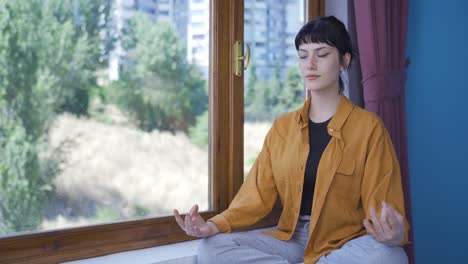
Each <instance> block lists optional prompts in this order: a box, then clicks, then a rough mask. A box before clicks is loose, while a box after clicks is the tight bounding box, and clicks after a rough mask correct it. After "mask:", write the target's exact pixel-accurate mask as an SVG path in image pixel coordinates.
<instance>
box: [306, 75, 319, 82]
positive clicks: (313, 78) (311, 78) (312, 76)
mask: <svg viewBox="0 0 468 264" xmlns="http://www.w3.org/2000/svg"><path fill="white" fill-rule="evenodd" d="M318 77H320V75H315V74H308V75H306V76H305V78H306V79H307V80H310V81H313V80H315V79H317V78H318Z"/></svg>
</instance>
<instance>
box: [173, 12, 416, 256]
mask: <svg viewBox="0 0 468 264" xmlns="http://www.w3.org/2000/svg"><path fill="white" fill-rule="evenodd" d="M295 44H296V49H297V51H298V56H299V58H298V61H299V68H300V72H301V75H302V77H303V78H304V83H305V86H306V88H307V93H308V95H309V96H308V98H307V100H306V102H305V103H304V106H303V107H302V108H301V109H298V110H297V111H294V112H291V113H288V114H286V115H283V116H281V117H279V118H277V119H276V120H275V122H274V124H273V126H272V127H271V129H270V131H269V132H268V134H267V136H266V138H265V142H264V144H263V148H262V151H261V152H260V154H259V156H258V158H257V160H256V161H255V163H254V165H253V166H252V169H251V170H250V172H249V174H248V176H247V178H246V180H245V182H244V183H243V185H242V187H241V188H240V190H239V192H238V193H237V195H236V196H235V198H234V200H233V201H232V203H231V204H230V206H229V208H228V209H227V210H225V211H224V212H222V213H221V214H219V215H216V216H215V217H213V218H212V219H210V220H208V221H207V222H205V220H204V219H203V218H202V217H201V216H200V215H199V214H198V207H197V206H196V205H195V206H194V207H192V209H191V210H190V211H189V212H188V213H187V214H186V217H185V219H182V218H181V217H180V215H179V213H178V211H177V210H174V214H175V218H176V220H177V222H178V223H179V225H180V227H181V228H182V229H183V230H184V231H185V232H186V233H187V234H188V235H191V236H195V237H204V239H203V240H202V242H201V244H200V247H199V255H198V261H199V262H198V263H200V264H204V263H302V262H304V263H307V264H309V263H320V264H325V263H329V264H342V263H359V264H365V263H392V264H398V263H407V262H408V258H407V256H406V254H405V252H404V251H403V249H402V248H401V246H402V245H404V244H406V243H408V228H409V227H408V223H407V221H406V218H405V216H404V212H405V211H404V200H403V191H402V186H401V176H400V168H399V164H398V161H397V158H396V155H395V152H394V149H393V146H392V142H391V140H390V137H389V134H388V132H387V131H386V129H385V127H384V125H383V123H382V121H381V120H380V119H379V118H378V117H377V116H376V115H374V114H372V113H370V112H367V111H365V110H363V109H361V108H359V107H357V106H355V105H354V104H353V103H351V102H350V101H349V100H348V99H347V98H346V97H344V96H343V95H342V93H343V82H342V81H341V77H340V74H341V72H342V71H344V70H346V69H347V68H348V66H349V64H350V62H351V60H352V58H353V49H352V47H351V42H350V38H349V34H348V32H347V31H346V28H345V26H344V25H343V23H342V22H341V21H339V20H338V19H336V18H335V17H333V16H329V17H320V18H316V19H313V20H311V21H309V22H308V23H307V24H305V25H304V26H303V27H302V28H301V30H300V31H299V32H298V34H297V36H296V40H295ZM278 195H279V197H280V199H281V202H282V204H283V210H282V212H281V217H280V219H279V223H278V225H277V227H275V228H271V229H269V230H268V231H264V232H262V231H259V230H254V231H247V232H237V233H231V231H232V230H234V229H238V228H242V227H247V226H250V225H252V224H254V223H255V222H257V221H258V220H260V219H261V218H262V217H264V216H265V215H266V214H268V213H269V212H270V211H271V209H272V207H273V205H274V202H275V200H276V198H277V196H278ZM218 233H227V234H218Z"/></svg>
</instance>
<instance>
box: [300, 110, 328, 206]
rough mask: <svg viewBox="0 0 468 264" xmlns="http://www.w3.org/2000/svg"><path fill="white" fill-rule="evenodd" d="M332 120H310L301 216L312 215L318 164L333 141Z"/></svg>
mask: <svg viewBox="0 0 468 264" xmlns="http://www.w3.org/2000/svg"><path fill="white" fill-rule="evenodd" d="M330 120H331V118H330V119H328V120H327V121H325V122H322V123H314V122H312V120H310V119H309V157H308V158H307V164H306V170H305V175H304V185H303V186H304V187H303V189H302V200H301V215H310V212H311V210H312V199H313V197H314V188H315V179H316V177H317V168H318V164H319V161H320V158H321V157H322V153H323V151H324V150H325V148H326V147H327V145H328V142H330V139H331V136H330V135H329V134H328V131H327V125H328V123H329V122H330Z"/></svg>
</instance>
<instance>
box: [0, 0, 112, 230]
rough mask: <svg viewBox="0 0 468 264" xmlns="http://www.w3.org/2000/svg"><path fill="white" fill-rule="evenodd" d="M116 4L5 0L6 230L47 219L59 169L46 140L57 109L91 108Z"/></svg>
mask: <svg viewBox="0 0 468 264" xmlns="http://www.w3.org/2000/svg"><path fill="white" fill-rule="evenodd" d="M110 3H111V1H110V0H96V1H91V0H89V1H61V0H48V1H42V0H24V1H9V0H0V223H1V225H0V233H9V232H17V231H24V230H35V228H36V227H37V225H38V224H39V223H40V222H41V221H42V216H43V213H44V210H43V209H44V207H45V206H46V205H47V199H48V196H49V195H50V194H51V193H52V185H51V182H52V178H53V174H51V173H52V172H53V171H54V170H48V169H47V168H46V167H47V166H48V163H47V162H46V161H44V160H42V159H40V158H39V155H38V153H39V149H40V148H41V147H42V144H41V142H43V138H44V135H45V133H46V132H47V130H48V127H49V123H50V120H51V118H52V117H53V116H54V115H55V114H57V113H60V112H63V111H70V112H72V113H75V114H86V111H87V104H88V90H89V89H90V87H92V86H95V85H96V77H95V72H96V71H97V69H99V68H100V67H102V66H103V65H104V62H103V61H102V60H99V59H97V58H98V57H99V58H103V57H105V54H106V51H105V50H106V47H107V48H109V47H110V46H111V45H110V44H109V43H111V42H112V41H107V40H106V39H105V38H107V37H109V36H110V34H107V33H106V34H102V33H105V32H104V31H103V29H104V28H106V27H107V26H108V21H110V19H109V14H110ZM106 36H107V37H106ZM101 40H102V42H103V43H106V45H107V46H105V47H104V48H103V47H102V45H101V44H100V43H101Z"/></svg>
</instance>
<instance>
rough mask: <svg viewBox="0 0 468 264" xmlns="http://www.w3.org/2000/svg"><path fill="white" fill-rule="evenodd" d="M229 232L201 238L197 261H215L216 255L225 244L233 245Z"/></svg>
mask: <svg viewBox="0 0 468 264" xmlns="http://www.w3.org/2000/svg"><path fill="white" fill-rule="evenodd" d="M234 245H235V243H234V242H233V241H232V235H231V234H217V235H214V236H211V237H206V238H203V239H202V240H201V241H200V244H199V245H198V250H197V255H198V263H215V262H214V261H215V260H216V256H218V255H219V253H220V250H222V248H224V247H226V246H234Z"/></svg>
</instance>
